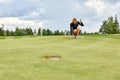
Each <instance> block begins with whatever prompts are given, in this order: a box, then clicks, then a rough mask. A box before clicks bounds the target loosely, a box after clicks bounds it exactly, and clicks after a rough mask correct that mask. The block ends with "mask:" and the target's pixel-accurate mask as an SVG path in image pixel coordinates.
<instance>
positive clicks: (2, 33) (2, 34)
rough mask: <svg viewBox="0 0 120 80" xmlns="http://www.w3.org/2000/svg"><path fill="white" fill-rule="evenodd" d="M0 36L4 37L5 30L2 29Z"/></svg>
mask: <svg viewBox="0 0 120 80" xmlns="http://www.w3.org/2000/svg"><path fill="white" fill-rule="evenodd" d="M0 36H4V30H3V28H0Z"/></svg>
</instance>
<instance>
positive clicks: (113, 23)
mask: <svg viewBox="0 0 120 80" xmlns="http://www.w3.org/2000/svg"><path fill="white" fill-rule="evenodd" d="M99 32H100V33H101V34H119V33H120V25H119V22H118V19H117V15H115V17H113V16H110V17H108V19H107V20H104V21H103V22H102V25H101V28H100V29H99Z"/></svg>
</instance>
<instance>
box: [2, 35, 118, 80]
mask: <svg viewBox="0 0 120 80" xmlns="http://www.w3.org/2000/svg"><path fill="white" fill-rule="evenodd" d="M43 56H61V60H55V61H54V60H47V59H44V58H43ZM0 80H120V36H119V35H118V36H117V35H115V36H113V35H82V36H80V39H69V36H45V37H40V36H37V37H28V36H27V37H5V38H4V37H2V38H0Z"/></svg>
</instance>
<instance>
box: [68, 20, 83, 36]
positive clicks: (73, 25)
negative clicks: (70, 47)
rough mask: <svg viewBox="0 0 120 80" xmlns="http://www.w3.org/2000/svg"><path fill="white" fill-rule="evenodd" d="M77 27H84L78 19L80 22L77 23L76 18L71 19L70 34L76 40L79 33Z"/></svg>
mask: <svg viewBox="0 0 120 80" xmlns="http://www.w3.org/2000/svg"><path fill="white" fill-rule="evenodd" d="M79 26H84V24H83V22H82V20H81V19H80V22H79V21H78V20H77V19H76V18H73V20H72V23H70V34H71V35H74V38H77V36H78V35H79V33H80V27H79Z"/></svg>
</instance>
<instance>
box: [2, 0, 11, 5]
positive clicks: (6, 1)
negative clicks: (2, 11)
mask: <svg viewBox="0 0 120 80" xmlns="http://www.w3.org/2000/svg"><path fill="white" fill-rule="evenodd" d="M11 1H12V0H0V4H5V3H8V2H11Z"/></svg>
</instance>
